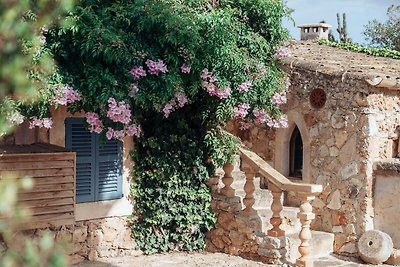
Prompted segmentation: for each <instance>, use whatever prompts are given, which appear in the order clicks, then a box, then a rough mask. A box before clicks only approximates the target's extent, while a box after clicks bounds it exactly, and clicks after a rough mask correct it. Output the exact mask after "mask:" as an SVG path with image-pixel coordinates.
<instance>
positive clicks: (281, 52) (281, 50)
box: [275, 47, 290, 59]
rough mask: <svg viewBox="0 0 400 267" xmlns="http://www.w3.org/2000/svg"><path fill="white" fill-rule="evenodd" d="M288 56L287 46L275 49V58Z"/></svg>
mask: <svg viewBox="0 0 400 267" xmlns="http://www.w3.org/2000/svg"><path fill="white" fill-rule="evenodd" d="M286 57H290V49H289V48H288V47H281V48H279V49H278V50H277V51H276V54H275V58H277V59H283V58H286Z"/></svg>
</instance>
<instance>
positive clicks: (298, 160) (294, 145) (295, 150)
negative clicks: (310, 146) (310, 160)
mask: <svg viewBox="0 0 400 267" xmlns="http://www.w3.org/2000/svg"><path fill="white" fill-rule="evenodd" d="M289 146H290V148H289V150H290V162H289V163H290V166H289V176H290V177H293V178H298V179H302V177H303V140H302V138H301V134H300V131H299V128H298V127H297V126H296V127H295V128H294V129H293V132H292V135H291V137H290V144H289Z"/></svg>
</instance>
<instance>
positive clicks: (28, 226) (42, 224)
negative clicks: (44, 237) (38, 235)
mask: <svg viewBox="0 0 400 267" xmlns="http://www.w3.org/2000/svg"><path fill="white" fill-rule="evenodd" d="M74 223H75V220H74V218H68V219H61V220H52V221H49V222H29V223H26V224H23V225H22V226H21V227H20V229H21V230H28V229H39V228H47V227H59V226H63V225H73V224H74Z"/></svg>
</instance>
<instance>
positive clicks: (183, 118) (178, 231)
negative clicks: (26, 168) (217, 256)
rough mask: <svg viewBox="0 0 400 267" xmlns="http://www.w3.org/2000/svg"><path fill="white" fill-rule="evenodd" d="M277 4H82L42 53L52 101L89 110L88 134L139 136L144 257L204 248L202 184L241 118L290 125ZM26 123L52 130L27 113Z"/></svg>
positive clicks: (228, 148)
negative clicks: (52, 74) (51, 64)
mask: <svg viewBox="0 0 400 267" xmlns="http://www.w3.org/2000/svg"><path fill="white" fill-rule="evenodd" d="M286 14H287V10H286V7H285V6H284V5H283V3H282V1H278V0H235V1H228V0H220V1H215V0H214V1H210V0H186V1H179V0H135V1H99V0H83V1H80V3H79V5H78V7H77V8H76V9H75V11H74V12H72V13H71V15H70V16H69V21H70V24H69V26H68V27H61V28H55V29H50V30H49V32H48V33H47V34H46V35H45V37H46V41H47V44H46V45H47V48H49V49H50V50H51V51H52V53H53V54H54V58H55V60H56V61H57V63H58V67H59V71H58V76H57V77H61V78H62V84H59V85H55V86H54V87H53V90H51V91H50V92H49V95H50V97H49V99H51V101H50V102H51V103H52V104H54V105H56V106H57V105H66V106H68V108H69V110H70V111H71V112H75V111H81V110H83V111H85V112H86V122H87V126H88V129H90V130H91V131H93V132H96V133H99V134H102V135H103V136H105V138H108V139H112V138H115V139H120V140H122V139H124V138H125V137H127V136H129V137H135V140H136V150H135V151H134V152H133V154H132V157H133V159H134V160H135V163H136V166H135V169H134V172H133V173H134V177H135V181H134V183H133V185H132V194H133V198H134V201H135V207H134V214H133V217H132V228H133V234H134V236H135V238H136V240H137V244H138V246H139V248H141V249H143V250H144V251H146V252H149V253H151V252H156V251H168V250H175V249H183V250H188V249H200V248H203V247H204V233H205V232H206V231H207V230H208V229H210V228H211V227H212V226H213V224H214V221H215V218H214V215H213V213H212V211H211V210H210V199H211V196H210V192H209V190H208V189H207V188H206V187H205V185H204V181H205V180H207V179H208V178H209V177H210V175H212V174H213V172H214V170H215V168H216V167H218V166H221V165H222V164H223V163H225V162H226V160H228V159H230V155H231V153H232V152H234V150H235V143H234V142H235V138H233V137H231V136H229V135H226V134H225V133H224V131H222V129H223V127H224V125H225V123H226V122H227V121H229V120H231V119H235V120H238V121H239V122H240V125H241V128H242V129H243V130H246V129H248V128H249V127H250V125H251V124H253V123H255V124H259V125H265V127H275V128H278V127H285V126H287V121H286V118H285V117H284V116H282V115H281V112H280V108H279V107H280V105H281V104H284V103H285V102H286V96H285V88H286V86H287V82H286V80H285V76H284V75H283V73H282V72H281V71H280V70H279V69H278V67H277V62H278V61H279V59H280V58H282V57H285V56H288V54H289V51H288V50H287V49H285V48H283V49H281V48H280V47H281V45H282V41H283V40H284V39H285V37H286V34H287V33H286V30H284V29H283V28H282V26H281V20H282V17H283V16H285V15H286ZM25 116H27V117H28V118H29V119H30V120H31V127H51V125H50V122H49V121H48V120H46V119H47V118H45V116H42V117H40V116H39V117H36V116H34V114H33V115H28V114H25Z"/></svg>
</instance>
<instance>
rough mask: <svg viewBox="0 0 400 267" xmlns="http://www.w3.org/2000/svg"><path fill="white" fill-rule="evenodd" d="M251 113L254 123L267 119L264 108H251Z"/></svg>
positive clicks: (263, 121)
mask: <svg viewBox="0 0 400 267" xmlns="http://www.w3.org/2000/svg"><path fill="white" fill-rule="evenodd" d="M253 115H254V121H255V122H256V123H260V124H261V123H265V122H266V121H267V120H268V119H269V116H268V114H267V112H266V111H265V110H264V109H258V108H255V109H253Z"/></svg>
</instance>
